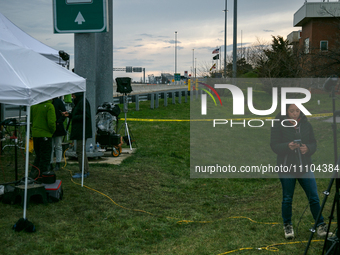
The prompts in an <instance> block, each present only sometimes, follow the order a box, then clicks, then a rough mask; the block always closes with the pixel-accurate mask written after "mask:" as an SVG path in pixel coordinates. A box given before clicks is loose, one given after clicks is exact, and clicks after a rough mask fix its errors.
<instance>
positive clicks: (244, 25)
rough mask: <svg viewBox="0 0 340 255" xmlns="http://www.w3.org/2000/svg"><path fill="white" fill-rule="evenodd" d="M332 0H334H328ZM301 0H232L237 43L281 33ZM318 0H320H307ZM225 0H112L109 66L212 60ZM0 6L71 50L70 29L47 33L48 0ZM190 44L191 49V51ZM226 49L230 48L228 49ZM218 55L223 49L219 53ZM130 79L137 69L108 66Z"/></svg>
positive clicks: (5, 1)
mask: <svg viewBox="0 0 340 255" xmlns="http://www.w3.org/2000/svg"><path fill="white" fill-rule="evenodd" d="M227 1H228V2H227V9H228V10H229V11H228V15H227V16H228V18H227V45H228V51H230V50H231V49H232V42H233V39H232V36H233V33H232V31H233V5H234V0H227ZM330 1H334V0H330ZM304 2H305V0H238V29H237V30H238V36H237V37H238V43H239V44H240V43H241V31H242V44H243V45H244V46H245V45H247V44H248V45H249V44H251V43H254V42H255V41H256V40H257V38H259V39H260V40H261V41H264V42H270V41H271V36H272V35H274V36H277V35H280V36H283V37H286V36H287V35H288V34H289V33H290V32H292V31H295V30H299V28H296V27H295V28H294V27H293V16H294V13H295V12H296V11H297V10H298V9H299V8H300V7H301V6H302V5H303V4H304ZM308 2H322V0H308ZM224 9H225V0H171V1H170V0H113V66H114V67H125V66H134V67H144V68H145V69H146V77H147V75H148V74H154V75H155V76H156V75H160V73H161V72H168V73H173V72H174V71H175V31H177V49H178V51H177V71H178V72H180V73H181V74H182V75H183V73H184V71H188V72H189V73H191V70H192V65H193V63H192V62H193V52H194V58H196V66H197V67H200V66H206V65H211V64H212V57H213V56H214V55H213V54H212V51H213V50H214V49H215V48H216V46H221V47H222V50H223V47H224V12H223V10H224ZM0 12H1V13H2V14H3V15H5V16H6V17H7V18H8V19H9V20H11V21H12V22H13V23H14V24H15V25H17V26H18V27H19V28H21V29H22V30H23V31H25V32H26V33H28V34H30V35H31V36H33V37H34V38H36V39H38V40H39V41H41V42H43V43H45V44H47V45H48V46H50V47H53V48H55V49H56V50H64V51H66V52H68V53H69V54H70V55H71V67H73V53H74V36H73V34H54V33H53V21H52V19H53V13H52V0H26V1H24V0H0ZM193 49H194V51H193ZM229 53H230V52H229ZM222 56H223V53H222ZM123 76H128V77H131V78H133V80H135V81H139V80H140V79H141V77H142V74H141V73H125V72H114V78H115V77H123Z"/></svg>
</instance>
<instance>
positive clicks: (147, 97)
mask: <svg viewBox="0 0 340 255" xmlns="http://www.w3.org/2000/svg"><path fill="white" fill-rule="evenodd" d="M190 92H191V93H192V91H188V89H187V88H181V89H172V90H167V91H153V92H148V93H141V94H134V95H128V102H129V103H131V102H132V103H136V111H139V102H141V101H150V108H151V109H155V108H158V107H159V99H164V106H168V100H169V101H170V100H171V103H172V104H176V103H179V104H181V103H182V101H183V100H184V102H185V103H186V102H188V96H189V95H190ZM183 98H184V99H183ZM176 99H177V100H176ZM113 102H114V103H115V104H123V103H124V96H117V97H113Z"/></svg>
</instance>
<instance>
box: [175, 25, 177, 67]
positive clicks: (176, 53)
mask: <svg viewBox="0 0 340 255" xmlns="http://www.w3.org/2000/svg"><path fill="white" fill-rule="evenodd" d="M175 73H177V31H175Z"/></svg>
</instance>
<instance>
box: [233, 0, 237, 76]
mask: <svg viewBox="0 0 340 255" xmlns="http://www.w3.org/2000/svg"><path fill="white" fill-rule="evenodd" d="M236 74H237V0H234V31H233V78H236Z"/></svg>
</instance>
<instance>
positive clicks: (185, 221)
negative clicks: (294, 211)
mask: <svg viewBox="0 0 340 255" xmlns="http://www.w3.org/2000/svg"><path fill="white" fill-rule="evenodd" d="M67 150H68V149H66V150H65V151H64V161H65V165H64V166H63V167H62V168H63V169H65V170H67V169H66V165H67V161H66V156H65V155H66V151H67ZM67 171H69V173H70V175H71V181H72V182H73V183H74V184H76V185H79V186H81V184H80V183H77V182H75V181H74V180H73V178H72V171H71V170H67ZM83 187H85V188H87V189H89V190H92V191H94V192H97V193H99V194H101V195H102V196H104V197H106V198H108V199H109V200H110V201H111V202H112V203H113V204H115V205H116V206H118V207H120V208H123V209H125V210H129V211H135V212H142V213H146V214H149V215H152V216H157V217H161V216H159V215H156V214H153V213H150V212H147V211H144V210H140V209H131V208H127V207H124V206H122V205H119V204H117V203H116V202H115V201H114V200H113V199H112V198H111V197H109V196H108V195H106V194H104V193H102V192H100V191H98V190H95V189H93V188H91V187H88V186H86V185H83ZM165 218H167V219H172V220H177V223H178V224H182V223H187V224H188V223H202V224H205V223H213V222H214V221H192V220H181V219H179V218H174V217H169V216H165ZM227 219H248V220H249V221H251V222H254V223H258V224H268V225H277V224H281V223H277V222H258V221H255V220H252V219H250V218H248V217H245V216H232V217H228V218H227ZM222 220H223V219H219V220H216V221H222Z"/></svg>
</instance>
